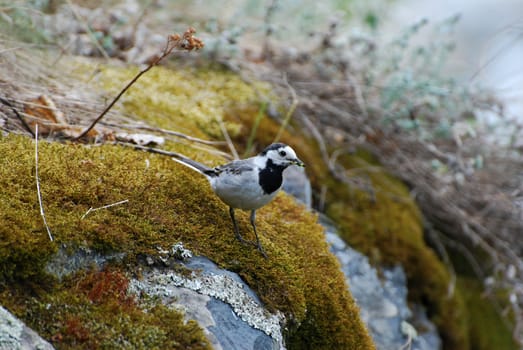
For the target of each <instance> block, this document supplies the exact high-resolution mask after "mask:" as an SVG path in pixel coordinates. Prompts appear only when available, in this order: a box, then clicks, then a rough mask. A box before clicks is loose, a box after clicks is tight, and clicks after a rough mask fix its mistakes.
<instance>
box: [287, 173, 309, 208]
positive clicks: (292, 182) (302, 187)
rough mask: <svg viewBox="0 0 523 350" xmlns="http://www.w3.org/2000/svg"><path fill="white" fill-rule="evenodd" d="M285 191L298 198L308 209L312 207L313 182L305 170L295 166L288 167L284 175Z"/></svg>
mask: <svg viewBox="0 0 523 350" xmlns="http://www.w3.org/2000/svg"><path fill="white" fill-rule="evenodd" d="M282 188H283V190H284V191H285V192H286V193H288V194H290V195H292V196H293V197H294V198H296V199H297V200H298V201H299V202H300V203H303V204H305V206H306V207H307V208H311V205H312V188H311V182H310V181H309V178H308V177H307V174H305V170H304V169H303V168H298V167H295V166H291V167H288V168H287V170H285V172H284V173H283V187H282Z"/></svg>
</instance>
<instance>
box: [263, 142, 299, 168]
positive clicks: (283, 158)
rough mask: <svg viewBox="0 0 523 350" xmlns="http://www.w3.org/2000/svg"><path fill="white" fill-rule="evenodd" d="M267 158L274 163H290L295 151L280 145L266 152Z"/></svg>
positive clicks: (293, 161) (292, 162) (293, 158)
mask: <svg viewBox="0 0 523 350" xmlns="http://www.w3.org/2000/svg"><path fill="white" fill-rule="evenodd" d="M267 158H269V159H270V160H272V162H273V163H274V164H276V165H285V166H287V165H291V164H294V163H295V161H296V159H297V157H296V152H294V150H293V149H292V148H291V147H290V146H285V147H280V148H277V149H274V150H270V151H269V152H267Z"/></svg>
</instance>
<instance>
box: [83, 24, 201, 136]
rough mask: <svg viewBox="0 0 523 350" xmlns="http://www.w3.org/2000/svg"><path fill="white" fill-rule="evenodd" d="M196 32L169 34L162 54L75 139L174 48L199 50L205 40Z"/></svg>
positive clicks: (84, 134) (93, 124)
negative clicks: (195, 35)
mask: <svg viewBox="0 0 523 350" xmlns="http://www.w3.org/2000/svg"><path fill="white" fill-rule="evenodd" d="M194 33H195V30H194V29H193V28H189V29H187V30H186V31H185V33H184V34H183V36H180V35H178V34H175V35H169V36H168V38H167V43H166V44H165V48H164V49H163V52H162V54H161V55H160V56H158V57H156V58H154V59H153V60H152V61H151V63H149V65H148V66H147V67H146V68H145V69H143V70H141V71H140V72H139V73H138V74H136V76H135V77H134V78H133V79H132V80H131V81H130V82H129V83H127V85H126V86H125V87H124V88H123V89H122V90H121V91H120V93H119V94H118V95H117V96H116V97H115V98H114V99H113V100H112V101H111V103H109V105H108V106H107V107H106V108H105V109H104V110H103V112H102V113H100V115H99V116H98V117H97V118H96V119H95V120H94V121H93V122H92V123H91V125H89V127H88V128H86V129H85V130H84V131H83V132H82V133H81V134H80V135H79V136H77V137H76V138H75V140H79V139H81V138H82V137H84V136H86V135H87V133H89V131H91V130H92V129H93V128H94V127H95V125H96V124H97V123H98V122H99V121H100V120H101V119H102V118H103V117H104V116H105V115H106V114H107V112H109V110H110V109H111V108H113V106H114V104H115V103H116V102H118V100H119V99H120V98H121V97H122V95H123V94H124V93H125V92H126V91H127V90H129V88H130V87H131V86H132V85H133V84H134V83H135V82H136V81H137V80H138V79H140V77H141V76H142V75H144V74H145V73H147V72H148V71H149V70H150V69H151V68H153V67H154V66H156V65H158V64H159V63H160V62H161V61H162V60H163V59H164V58H165V57H167V56H169V55H170V54H171V52H172V51H173V50H174V49H180V50H185V51H192V50H199V49H200V48H202V47H203V46H204V44H203V41H201V40H200V39H198V38H195V37H193V34H194Z"/></svg>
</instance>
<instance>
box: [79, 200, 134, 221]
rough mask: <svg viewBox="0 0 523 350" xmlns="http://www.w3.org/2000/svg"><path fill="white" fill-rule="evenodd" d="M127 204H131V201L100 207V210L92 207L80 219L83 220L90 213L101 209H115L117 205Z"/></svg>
mask: <svg viewBox="0 0 523 350" xmlns="http://www.w3.org/2000/svg"><path fill="white" fill-rule="evenodd" d="M127 202H129V200H128V199H124V200H123V201H119V202H116V203H111V204H107V205H104V206H102V207H98V208H93V207H91V208H89V210H87V211H86V212H85V214H84V215H82V217H81V218H80V219H81V220H83V219H84V218H85V217H86V216H87V215H89V213H92V212H93V211H97V210H100V209H107V208H110V207H114V206H116V205H120V204H124V203H127Z"/></svg>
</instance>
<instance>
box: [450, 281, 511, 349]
mask: <svg viewBox="0 0 523 350" xmlns="http://www.w3.org/2000/svg"><path fill="white" fill-rule="evenodd" d="M458 286H459V289H460V290H461V291H462V294H463V296H464V299H465V302H466V305H467V312H468V318H469V320H471V322H470V328H471V331H470V334H471V336H470V347H471V349H477V350H488V349H499V350H516V349H519V347H518V345H517V344H516V343H515V342H514V340H513V337H512V332H511V330H510V328H512V325H509V324H507V321H506V319H504V318H502V317H501V316H500V313H499V311H498V310H496V308H495V307H494V306H493V304H492V303H491V301H490V300H488V299H486V297H485V296H484V295H483V288H482V286H481V284H480V283H479V282H478V281H477V280H475V279H472V278H459V279H458ZM504 299H505V298H504Z"/></svg>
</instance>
